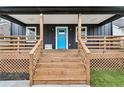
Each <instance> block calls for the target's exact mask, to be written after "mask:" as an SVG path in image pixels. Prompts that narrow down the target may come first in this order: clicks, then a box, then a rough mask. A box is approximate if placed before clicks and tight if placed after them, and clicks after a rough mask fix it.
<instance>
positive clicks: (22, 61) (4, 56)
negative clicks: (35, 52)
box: [0, 52, 29, 73]
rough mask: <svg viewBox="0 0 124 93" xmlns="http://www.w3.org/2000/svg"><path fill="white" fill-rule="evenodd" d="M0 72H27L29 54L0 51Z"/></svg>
mask: <svg viewBox="0 0 124 93" xmlns="http://www.w3.org/2000/svg"><path fill="white" fill-rule="evenodd" d="M0 72H9V73H14V72H27V73H28V72H29V54H28V53H27V52H25V53H18V52H13V53H9V52H8V53H0Z"/></svg>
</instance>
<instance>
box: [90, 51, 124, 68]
mask: <svg viewBox="0 0 124 93" xmlns="http://www.w3.org/2000/svg"><path fill="white" fill-rule="evenodd" d="M90 62H91V66H90V67H91V69H95V70H116V69H118V70H124V53H121V52H120V53H96V54H91V55H90Z"/></svg>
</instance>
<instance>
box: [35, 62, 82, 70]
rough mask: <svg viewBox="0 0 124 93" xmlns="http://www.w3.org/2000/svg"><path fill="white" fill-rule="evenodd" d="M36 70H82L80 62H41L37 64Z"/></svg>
mask: <svg viewBox="0 0 124 93" xmlns="http://www.w3.org/2000/svg"><path fill="white" fill-rule="evenodd" d="M38 68H84V65H83V64H81V63H80V62H43V63H42V62H41V63H38V64H37V69H38Z"/></svg>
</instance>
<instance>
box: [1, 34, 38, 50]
mask: <svg viewBox="0 0 124 93" xmlns="http://www.w3.org/2000/svg"><path fill="white" fill-rule="evenodd" d="M31 38H32V37H31V36H0V51H1V52H3V51H7V52H8V51H11V52H13V51H17V52H20V51H24V50H31V49H32V48H33V47H34V45H35V44H36V42H37V41H38V39H39V36H36V37H33V38H35V39H33V40H31Z"/></svg>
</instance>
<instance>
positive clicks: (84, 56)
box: [78, 38, 90, 84]
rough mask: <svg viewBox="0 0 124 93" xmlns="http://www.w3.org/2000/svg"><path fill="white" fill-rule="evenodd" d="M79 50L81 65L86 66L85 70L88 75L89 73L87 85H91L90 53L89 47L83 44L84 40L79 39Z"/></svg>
mask: <svg viewBox="0 0 124 93" xmlns="http://www.w3.org/2000/svg"><path fill="white" fill-rule="evenodd" d="M78 44H79V45H78V46H79V47H78V48H79V54H80V56H81V63H82V64H83V65H84V67H85V69H86V73H87V84H89V83H90V60H89V54H90V51H89V49H88V48H87V46H86V45H85V43H83V41H82V39H81V38H79V39H78Z"/></svg>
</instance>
